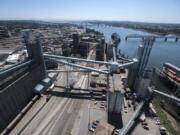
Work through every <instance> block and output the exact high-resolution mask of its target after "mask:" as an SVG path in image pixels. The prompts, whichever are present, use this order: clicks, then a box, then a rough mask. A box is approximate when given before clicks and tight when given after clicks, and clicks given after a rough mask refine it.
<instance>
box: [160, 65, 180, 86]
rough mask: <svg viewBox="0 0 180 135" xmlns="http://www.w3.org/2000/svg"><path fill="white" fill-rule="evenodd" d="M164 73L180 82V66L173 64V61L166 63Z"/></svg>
mask: <svg viewBox="0 0 180 135" xmlns="http://www.w3.org/2000/svg"><path fill="white" fill-rule="evenodd" d="M163 73H164V74H165V75H167V76H168V77H170V78H171V79H173V80H174V81H176V82H178V83H180V68H179V67H176V66H174V65H172V64H171V63H164V65H163Z"/></svg>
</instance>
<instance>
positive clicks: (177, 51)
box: [89, 25, 180, 69]
mask: <svg viewBox="0 0 180 135" xmlns="http://www.w3.org/2000/svg"><path fill="white" fill-rule="evenodd" d="M89 28H92V29H95V30H96V31H99V32H102V33H103V34H104V36H105V39H106V41H110V40H111V34H112V33H114V32H116V33H118V34H119V35H120V37H121V42H120V44H119V46H118V49H120V51H121V53H124V54H125V55H126V56H129V57H131V58H133V57H136V55H137V49H138V45H139V44H140V43H141V40H140V39H128V40H127V41H125V37H126V36H127V35H128V34H142V35H149V34H150V33H147V32H143V31H139V30H133V29H127V28H121V27H111V26H105V25H99V26H97V25H93V26H89ZM164 62H169V63H172V64H173V65H176V66H178V67H180V40H179V41H178V42H174V41H173V40H170V39H168V41H167V42H164V41H163V40H162V39H158V40H156V41H155V43H154V45H153V48H152V51H151V54H150V58H149V62H148V66H149V67H158V68H160V69H161V68H162V66H163V63H164Z"/></svg>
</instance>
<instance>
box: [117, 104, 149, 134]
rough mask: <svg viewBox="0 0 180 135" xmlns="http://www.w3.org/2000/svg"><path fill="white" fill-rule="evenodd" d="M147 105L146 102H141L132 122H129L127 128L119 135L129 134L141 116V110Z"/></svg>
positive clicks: (131, 119) (132, 117)
mask: <svg viewBox="0 0 180 135" xmlns="http://www.w3.org/2000/svg"><path fill="white" fill-rule="evenodd" d="M144 104H145V101H141V102H140V103H139V105H138V107H137V109H136V110H135V112H134V113H133V115H132V116H131V118H130V120H129V121H128V123H127V124H126V125H125V127H124V128H123V129H122V130H121V132H120V133H119V135H127V133H128V132H129V130H130V129H131V128H132V126H133V125H134V123H135V119H136V118H137V117H138V116H139V114H140V112H141V109H142V108H143V106H144Z"/></svg>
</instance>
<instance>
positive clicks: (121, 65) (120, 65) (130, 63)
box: [118, 61, 135, 67]
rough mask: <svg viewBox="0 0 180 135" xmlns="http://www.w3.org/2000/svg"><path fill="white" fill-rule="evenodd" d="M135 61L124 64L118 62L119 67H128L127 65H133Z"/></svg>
mask: <svg viewBox="0 0 180 135" xmlns="http://www.w3.org/2000/svg"><path fill="white" fill-rule="evenodd" d="M134 63H135V62H134V61H132V62H128V63H124V64H118V67H126V66H129V65H132V64H134Z"/></svg>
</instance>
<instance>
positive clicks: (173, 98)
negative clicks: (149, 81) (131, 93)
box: [148, 87, 180, 103]
mask: <svg viewBox="0 0 180 135" xmlns="http://www.w3.org/2000/svg"><path fill="white" fill-rule="evenodd" d="M148 89H149V90H150V91H153V92H154V93H156V94H159V95H161V96H164V97H167V98H169V99H172V100H174V101H175V102H177V103H180V99H179V98H177V97H175V96H171V95H169V94H166V93H164V92H161V91H159V90H155V89H152V88H150V87H148Z"/></svg>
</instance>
